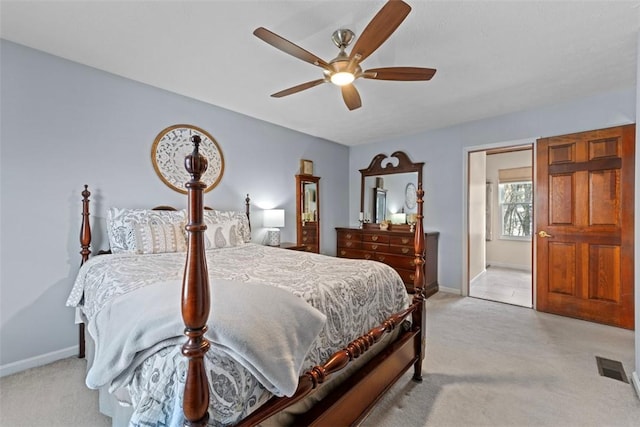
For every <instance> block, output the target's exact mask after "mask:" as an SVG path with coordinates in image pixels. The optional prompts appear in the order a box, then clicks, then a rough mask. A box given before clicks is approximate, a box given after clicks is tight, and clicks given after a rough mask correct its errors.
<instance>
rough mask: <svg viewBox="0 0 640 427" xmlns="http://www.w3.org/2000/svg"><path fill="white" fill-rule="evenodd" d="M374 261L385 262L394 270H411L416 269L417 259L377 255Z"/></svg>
mask: <svg viewBox="0 0 640 427" xmlns="http://www.w3.org/2000/svg"><path fill="white" fill-rule="evenodd" d="M374 259H375V260H376V261H380V262H384V263H385V264H388V265H390V266H391V267H393V268H405V269H408V270H411V269H413V268H415V267H416V261H415V259H414V258H413V257H408V256H402V255H390V254H381V253H376V255H375V258H374Z"/></svg>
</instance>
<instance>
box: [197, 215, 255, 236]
mask: <svg viewBox="0 0 640 427" xmlns="http://www.w3.org/2000/svg"><path fill="white" fill-rule="evenodd" d="M204 220H205V223H206V224H209V223H213V224H223V223H225V222H228V221H232V220H237V221H238V232H239V233H240V235H241V236H242V241H243V242H245V243H248V242H250V241H251V227H250V226H249V218H247V214H246V213H245V212H240V211H219V210H217V209H212V210H208V209H207V210H205V211H204Z"/></svg>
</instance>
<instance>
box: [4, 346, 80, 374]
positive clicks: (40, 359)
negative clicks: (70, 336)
mask: <svg viewBox="0 0 640 427" xmlns="http://www.w3.org/2000/svg"><path fill="white" fill-rule="evenodd" d="M77 354H78V346H77V345H74V346H73V347H68V348H63V349H62V350H57V351H52V352H51V353H46V354H41V355H39V356H34V357H30V358H28V359H24V360H18V361H17V362H12V363H7V364H6V365H0V378H1V377H6V376H7V375H11V374H15V373H16V372H21V371H25V370H27V369H30V368H35V367H36V366H42V365H46V364H48V363H52V362H55V361H56V360H60V359H66V358H67V357H71V356H75V355H77Z"/></svg>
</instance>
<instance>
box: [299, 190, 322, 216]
mask: <svg viewBox="0 0 640 427" xmlns="http://www.w3.org/2000/svg"><path fill="white" fill-rule="evenodd" d="M317 194H318V185H317V184H316V183H315V182H303V183H302V200H301V201H302V221H304V222H310V221H316V220H317V218H318V205H317Z"/></svg>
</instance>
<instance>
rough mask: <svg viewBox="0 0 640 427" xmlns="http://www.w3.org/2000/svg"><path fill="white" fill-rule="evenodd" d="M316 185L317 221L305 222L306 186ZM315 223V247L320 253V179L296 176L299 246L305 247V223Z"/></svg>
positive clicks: (311, 176)
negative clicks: (308, 184)
mask: <svg viewBox="0 0 640 427" xmlns="http://www.w3.org/2000/svg"><path fill="white" fill-rule="evenodd" d="M305 183H314V184H316V218H315V221H303V220H302V213H303V212H302V211H303V205H304V184H305ZM306 222H309V223H315V224H316V230H315V241H316V243H315V245H317V247H318V253H319V252H320V177H319V176H313V175H300V174H299V175H296V242H297V244H298V245H304V244H305V243H304V242H303V241H302V234H303V230H302V228H303V223H306Z"/></svg>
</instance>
